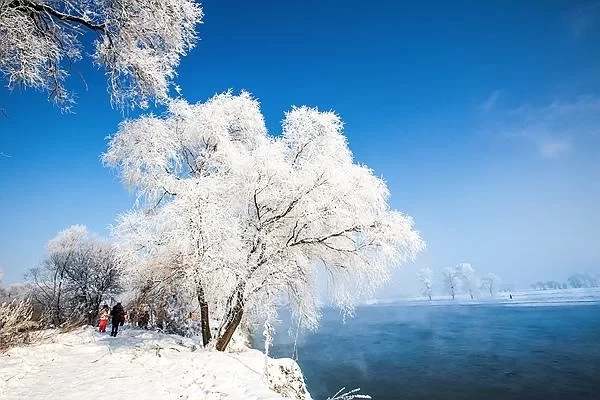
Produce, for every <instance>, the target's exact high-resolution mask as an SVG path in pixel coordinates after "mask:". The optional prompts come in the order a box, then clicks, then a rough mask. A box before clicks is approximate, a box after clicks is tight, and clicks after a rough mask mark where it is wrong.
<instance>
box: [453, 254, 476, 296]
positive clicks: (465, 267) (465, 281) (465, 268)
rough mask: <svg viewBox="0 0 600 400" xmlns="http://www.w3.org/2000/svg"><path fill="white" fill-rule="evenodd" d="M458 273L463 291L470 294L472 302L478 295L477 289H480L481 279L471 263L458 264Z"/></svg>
mask: <svg viewBox="0 0 600 400" xmlns="http://www.w3.org/2000/svg"><path fill="white" fill-rule="evenodd" d="M455 268H456V272H457V274H458V277H459V279H460V282H461V286H462V289H463V290H464V291H465V292H467V293H469V296H470V297H471V300H472V299H473V298H474V297H475V296H476V295H477V288H478V287H479V285H480V283H479V278H478V277H477V275H476V274H475V270H474V269H473V267H472V266H471V264H469V263H462V264H458V265H457V266H456V267H455Z"/></svg>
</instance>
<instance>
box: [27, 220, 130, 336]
mask: <svg viewBox="0 0 600 400" xmlns="http://www.w3.org/2000/svg"><path fill="white" fill-rule="evenodd" d="M28 279H29V281H30V282H31V287H32V295H33V299H34V301H35V302H36V303H37V305H39V306H41V307H42V308H43V309H44V310H45V311H47V312H49V313H50V318H51V321H52V323H53V324H54V325H56V326H59V325H61V324H63V323H64V322H67V321H70V320H75V319H78V318H81V319H85V320H87V321H88V322H93V321H95V318H96V316H97V313H98V309H99V307H100V303H101V302H102V301H103V300H106V297H107V296H111V295H115V294H117V293H119V292H120V291H121V289H122V286H121V271H120V264H119V261H118V260H117V257H116V252H115V247H114V245H113V244H112V243H109V242H107V241H106V240H104V239H101V238H98V237H96V236H94V235H91V234H89V233H88V230H87V228H86V227H85V226H83V225H73V226H71V227H69V228H67V229H65V230H64V231H61V232H59V233H58V235H56V237H55V238H53V239H52V240H50V241H49V242H48V255H47V257H46V258H45V259H44V261H43V262H42V263H41V265H40V266H39V267H36V268H33V269H32V270H31V271H30V272H29V274H28Z"/></svg>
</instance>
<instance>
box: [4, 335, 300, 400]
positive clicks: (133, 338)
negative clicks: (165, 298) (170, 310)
mask: <svg viewBox="0 0 600 400" xmlns="http://www.w3.org/2000/svg"><path fill="white" fill-rule="evenodd" d="M268 361H269V363H268V366H269V367H268V370H269V374H268V378H265V377H264V374H263V371H264V368H265V356H264V354H262V353H261V352H259V351H257V350H250V349H246V350H244V351H239V352H235V353H219V352H212V351H205V350H203V349H202V348H201V347H199V346H198V342H196V341H194V340H192V339H186V338H182V337H180V336H174V335H163V334H159V333H156V332H149V331H140V330H133V329H124V330H123V331H122V332H119V336H118V337H116V338H112V337H110V336H108V334H100V333H98V332H96V331H95V330H94V329H92V328H82V329H79V330H77V331H74V332H71V333H64V334H55V335H51V336H50V338H48V339H46V340H44V342H43V343H41V344H38V345H35V346H29V347H17V348H13V349H11V350H9V351H8V352H7V353H5V354H3V355H0V399H3V400H17V399H18V400H21V399H31V400H42V399H48V400H54V399H56V398H61V399H62V400H70V399H72V400H80V399H82V398H101V397H102V396H109V397H110V398H111V399H127V400H132V399H146V398H147V399H197V400H221V399H231V400H234V399H235V400H238V399H239V400H280V399H282V398H292V399H296V400H310V395H309V394H308V392H307V391H306V386H305V385H304V379H303V377H302V373H301V371H300V368H299V367H298V365H297V364H296V363H295V362H294V361H293V360H291V359H270V358H269V359H268ZM270 387H271V388H272V389H271V388H270ZM283 396H284V397H283Z"/></svg>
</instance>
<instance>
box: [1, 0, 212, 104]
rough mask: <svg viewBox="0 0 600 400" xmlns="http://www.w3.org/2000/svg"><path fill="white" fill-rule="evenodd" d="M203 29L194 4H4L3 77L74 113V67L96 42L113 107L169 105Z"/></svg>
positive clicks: (123, 0)
mask: <svg viewBox="0 0 600 400" xmlns="http://www.w3.org/2000/svg"><path fill="white" fill-rule="evenodd" d="M201 21H202V9H201V8H200V6H199V5H198V4H197V3H195V2H194V1H193V0H161V1H154V0H74V1H60V0H0V73H2V75H4V77H5V79H6V80H7V83H8V87H9V88H14V87H15V86H18V85H22V86H24V87H32V88H35V89H40V90H44V91H47V92H48V93H49V97H50V98H51V99H53V100H54V101H55V102H56V103H57V104H60V105H61V106H63V107H67V108H68V106H69V104H70V102H71V101H72V96H71V94H70V93H69V92H68V91H67V89H66V88H65V80H66V78H67V77H68V75H69V68H70V65H71V64H73V63H74V62H76V61H79V60H80V59H81V58H82V54H85V53H89V52H90V50H87V49H88V48H89V47H88V46H86V45H84V44H82V43H81V42H80V40H81V38H89V37H94V38H95V41H94V43H93V49H91V54H92V57H93V60H94V62H95V63H96V64H97V65H100V66H103V67H104V68H105V70H106V77H107V79H108V89H109V93H110V95H111V102H112V103H113V104H115V105H117V106H119V107H125V106H131V107H135V106H142V107H145V106H146V105H147V103H148V101H149V100H151V99H154V100H156V101H158V102H165V101H166V100H167V99H168V97H169V89H170V87H171V86H172V81H173V78H174V77H175V75H176V72H175V69H176V68H177V66H178V64H179V60H180V58H181V56H184V55H186V53H187V52H188V51H189V50H190V49H191V48H192V47H194V45H195V43H196V40H197V37H196V31H195V28H196V25H197V24H198V23H200V22H201ZM88 32H93V33H94V34H93V35H88Z"/></svg>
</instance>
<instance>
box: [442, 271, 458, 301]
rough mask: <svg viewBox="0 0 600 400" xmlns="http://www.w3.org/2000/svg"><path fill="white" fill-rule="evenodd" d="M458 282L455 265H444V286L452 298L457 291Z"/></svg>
mask: <svg viewBox="0 0 600 400" xmlns="http://www.w3.org/2000/svg"><path fill="white" fill-rule="evenodd" d="M459 284H460V275H459V271H458V270H457V269H456V267H446V268H445V269H444V286H445V287H446V290H447V292H448V294H449V295H450V296H451V297H452V300H454V297H455V296H456V293H458V288H459V286H458V285H459Z"/></svg>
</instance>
